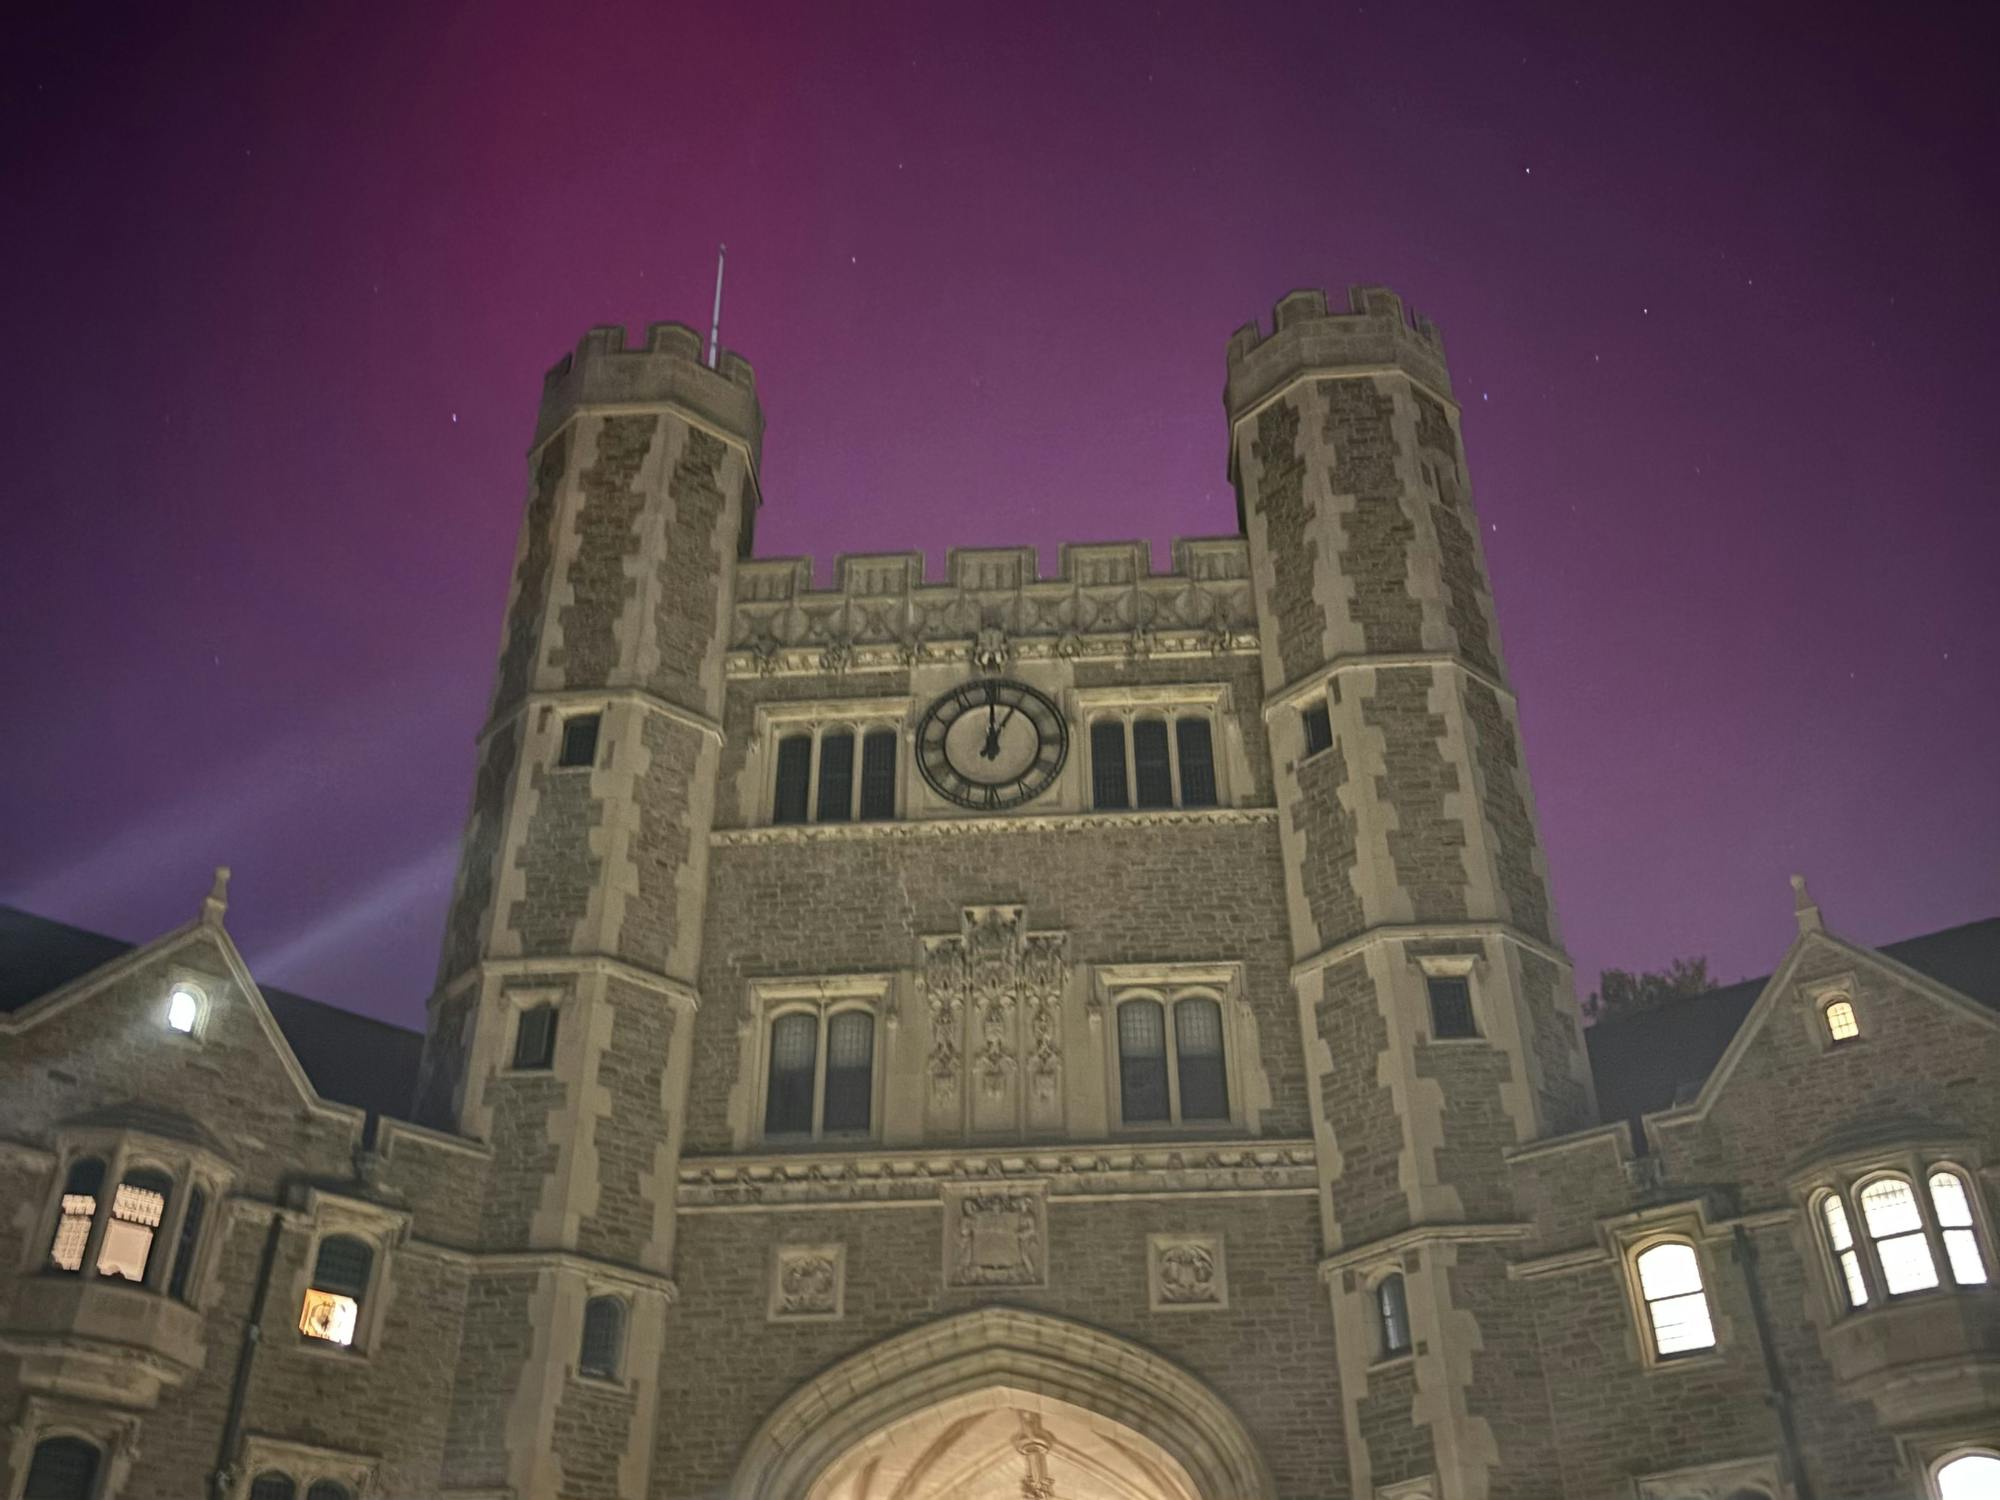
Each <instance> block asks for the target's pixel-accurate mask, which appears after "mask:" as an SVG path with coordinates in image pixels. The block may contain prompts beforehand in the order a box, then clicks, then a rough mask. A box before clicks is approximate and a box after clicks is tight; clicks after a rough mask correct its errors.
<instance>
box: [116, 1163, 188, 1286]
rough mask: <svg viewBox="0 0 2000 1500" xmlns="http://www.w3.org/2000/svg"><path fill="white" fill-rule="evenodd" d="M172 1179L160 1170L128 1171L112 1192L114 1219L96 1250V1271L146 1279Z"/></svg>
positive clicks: (132, 1279)
mask: <svg viewBox="0 0 2000 1500" xmlns="http://www.w3.org/2000/svg"><path fill="white" fill-rule="evenodd" d="M173 1188H174V1185H173V1182H172V1180H171V1179H169V1178H167V1177H165V1176H163V1175H161V1174H160V1173H158V1172H128V1173H127V1174H126V1175H125V1180H124V1181H123V1182H121V1183H119V1184H118V1191H117V1192H115V1193H113V1194H112V1195H111V1219H110V1222H109V1223H107V1224H106V1225H105V1226H104V1242H103V1244H102V1245H100V1246H99V1247H98V1251H97V1274H98V1275H100V1276H122V1277H123V1278H124V1279H125V1280H127V1281H144V1280H145V1279H146V1270H147V1267H148V1266H149V1265H150V1264H151V1262H152V1258H153V1241H154V1239H155V1237H156V1236H158V1234H159V1232H160V1220H161V1219H162V1218H164V1217H165V1216H166V1212H167V1195H168V1194H169V1193H171V1192H172V1191H173Z"/></svg>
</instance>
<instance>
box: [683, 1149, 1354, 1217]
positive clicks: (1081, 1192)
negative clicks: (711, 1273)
mask: <svg viewBox="0 0 2000 1500" xmlns="http://www.w3.org/2000/svg"><path fill="white" fill-rule="evenodd" d="M1021 1181H1035V1182H1039V1183H1041V1185H1042V1188H1043V1190H1044V1191H1045V1192H1046V1193H1047V1195H1048V1196H1049V1197H1051V1198H1076V1199H1099V1198H1133V1197H1175V1196H1179V1195H1181V1194H1184V1193H1211V1194H1235V1195H1254V1196H1265V1195H1285V1196H1290V1195H1311V1194H1312V1193H1314V1192H1315V1191H1316V1190H1317V1184H1318V1177H1317V1175H1316V1168H1315V1165H1314V1155H1313V1143H1312V1142H1311V1141H1310V1140H1283V1141H1256V1142H1248V1143H1246V1142H1242V1141H1235V1142H1216V1141H1183V1142H1173V1143H1164V1142H1162V1143H1156V1144H1149V1145H1146V1146H1143V1147H1115V1146H1114V1147H1105V1146H1089V1147H1078V1148H1059V1149H1053V1150H1047V1151H1022V1152H978V1151H964V1152H955V1151H869V1152H854V1153H833V1152H811V1153H804V1154H800V1155H796V1156H708V1157H685V1158H683V1159H682V1161H681V1169H680V1191H679V1197H678V1202H679V1206H680V1208H681V1210H682V1211H683V1212H689V1213H701V1212H704V1211H714V1210H721V1209H762V1208H784V1207H790V1206H793V1205H798V1206H808V1205H820V1204H855V1205H871V1204H874V1205H895V1204H921V1203H932V1202H936V1201H938V1200H939V1199H940V1198H941V1197H942V1196H943V1194H944V1190H945V1189H946V1188H947V1187H952V1186H978V1187H987V1186H993V1185H999V1186H1006V1185H1010V1184H1013V1183H1017V1182H1021Z"/></svg>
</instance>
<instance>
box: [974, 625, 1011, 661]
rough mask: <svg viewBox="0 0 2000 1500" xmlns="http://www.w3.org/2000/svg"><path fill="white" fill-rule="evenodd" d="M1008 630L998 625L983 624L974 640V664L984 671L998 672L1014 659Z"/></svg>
mask: <svg viewBox="0 0 2000 1500" xmlns="http://www.w3.org/2000/svg"><path fill="white" fill-rule="evenodd" d="M1013 656H1014V651H1013V647H1012V646H1011V645H1009V644H1008V641H1007V632H1006V631H1005V630H1002V629H1001V628H1000V627H999V626H998V625H982V626H980V628H979V634H978V635H977V636H975V637H974V638H973V641H972V664H973V665H974V666H975V667H977V668H979V670H980V671H982V672H997V671H999V670H1000V669H1001V668H1002V667H1004V666H1006V665H1007V663H1008V662H1009V661H1011V660H1012V659H1013Z"/></svg>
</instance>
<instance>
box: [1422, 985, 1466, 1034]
mask: <svg viewBox="0 0 2000 1500" xmlns="http://www.w3.org/2000/svg"><path fill="white" fill-rule="evenodd" d="M1424 988H1425V989H1426V990H1427V991H1428V992H1429V994H1430V1001H1431V1040H1432V1041H1436V1042H1444V1041H1452V1040H1455V1039H1457V1038H1460V1037H1476V1036H1478V1035H1479V1028H1478V1027H1477V1026H1476V1025H1474V1024H1473V1019H1472V981H1471V980H1470V979H1468V978H1467V977H1466V976H1465V975H1463V974H1426V975H1425V976H1424Z"/></svg>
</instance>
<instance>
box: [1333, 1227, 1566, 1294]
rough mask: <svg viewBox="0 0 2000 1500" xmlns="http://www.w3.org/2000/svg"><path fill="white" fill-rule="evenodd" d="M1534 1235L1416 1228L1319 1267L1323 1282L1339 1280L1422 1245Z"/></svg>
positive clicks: (1520, 1230) (1519, 1230)
mask: <svg viewBox="0 0 2000 1500" xmlns="http://www.w3.org/2000/svg"><path fill="white" fill-rule="evenodd" d="M1533 1232H1534V1226H1533V1225H1530V1224H1507V1223H1502V1224H1413V1225H1411V1226H1410V1227H1409V1228H1408V1229H1404V1230H1399V1231H1398V1232H1396V1233H1395V1234H1390V1235H1384V1236H1383V1237H1382V1238H1380V1239H1376V1240H1370V1241H1369V1242H1368V1243H1367V1244H1365V1245H1356V1246H1354V1247H1352V1248H1351V1249H1347V1250H1336V1251H1335V1252H1334V1253H1333V1254H1331V1255H1329V1256H1326V1257H1324V1258H1323V1259H1322V1260H1321V1261H1320V1263H1319V1274H1320V1279H1321V1280H1325V1279H1326V1278H1327V1277H1329V1276H1336V1275H1338V1274H1339V1273H1340V1272H1342V1271H1345V1270H1347V1269H1349V1268H1350V1267H1353V1266H1359V1265H1366V1264H1367V1263H1368V1262H1370V1261H1375V1260H1392V1259H1395V1258H1397V1257H1400V1256H1401V1255H1402V1253H1403V1252H1404V1251H1405V1250H1411V1249H1415V1248H1416V1247H1418V1246H1420V1245H1438V1244H1450V1243H1455V1242H1459V1241H1464V1240H1477V1241H1482V1242H1488V1243H1490V1242H1493V1241H1496V1240H1524V1239H1526V1238H1527V1237H1528V1236H1529V1235H1530V1234H1532V1233H1533Z"/></svg>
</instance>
